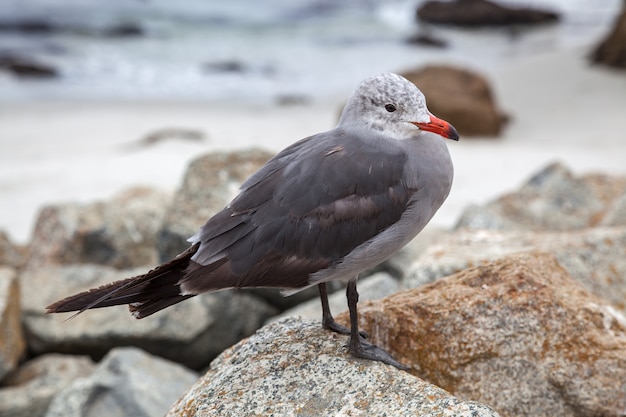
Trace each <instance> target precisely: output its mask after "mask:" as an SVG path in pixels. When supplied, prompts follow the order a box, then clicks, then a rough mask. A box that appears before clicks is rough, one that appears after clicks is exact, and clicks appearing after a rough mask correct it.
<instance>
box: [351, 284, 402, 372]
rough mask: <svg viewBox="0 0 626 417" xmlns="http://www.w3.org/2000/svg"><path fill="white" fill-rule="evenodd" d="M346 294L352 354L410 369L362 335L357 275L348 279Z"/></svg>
mask: <svg viewBox="0 0 626 417" xmlns="http://www.w3.org/2000/svg"><path fill="white" fill-rule="evenodd" d="M346 296H347V297H348V309H349V310H350V343H349V344H348V350H349V351H350V353H351V354H352V356H356V357H357V358H363V359H370V360H373V361H379V362H383V363H386V364H388V365H392V366H395V367H396V368H398V369H401V370H403V371H406V370H408V369H409V368H408V367H407V366H405V365H402V364H401V363H400V362H398V361H396V360H395V359H394V358H393V357H392V356H391V355H390V354H389V353H388V352H387V351H386V350H384V349H382V348H379V347H378V346H376V345H374V344H372V343H370V342H368V341H367V340H363V339H362V338H361V337H360V335H359V317H358V314H357V311H356V304H357V303H358V301H359V293H358V292H357V290H356V277H355V278H353V279H351V280H350V281H348V288H347V289H346Z"/></svg>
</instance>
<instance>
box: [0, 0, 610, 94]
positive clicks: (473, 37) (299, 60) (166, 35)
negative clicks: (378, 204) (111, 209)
mask: <svg viewBox="0 0 626 417" xmlns="http://www.w3.org/2000/svg"><path fill="white" fill-rule="evenodd" d="M418 3H419V1H406V0H386V1H374V0H264V1H255V0H229V1H211V0H177V1H171V0H107V1H101V2H98V1H93V0H3V1H2V4H1V5H0V22H11V21H19V20H40V21H45V22H48V23H49V24H52V25H54V26H55V27H60V28H63V30H59V31H54V32H52V33H40V34H32V33H30V34H27V33H19V32H12V31H0V53H3V52H4V53H6V52H16V51H19V52H20V53H21V54H24V55H27V56H29V57H32V58H34V59H36V60H38V61H41V62H43V63H49V64H51V65H52V66H54V67H56V68H57V69H58V71H59V72H60V77H59V78H56V79H50V80H23V79H19V78H17V77H15V76H13V75H11V74H8V73H5V72H0V100H22V99H36V100H39V99H43V100H48V99H78V100H177V99H178V100H203V101H206V100H209V101H219V100H228V101H252V102H275V101H277V100H296V101H299V100H314V99H317V98H322V97H326V96H335V95H345V94H347V93H348V92H349V91H351V90H352V88H353V87H354V85H355V84H356V83H357V82H358V81H359V80H361V79H362V78H364V77H366V76H369V75H372V74H376V73H380V72H383V71H400V70H402V69H407V68H415V67H419V66H421V65H424V64H426V63H430V62H444V63H453V64H460V65H465V66H469V67H471V68H474V69H476V70H479V71H482V72H486V73H489V71H493V70H494V69H497V68H498V66H499V65H502V64H503V63H509V62H511V60H515V59H523V58H524V57H527V56H529V55H532V54H538V53H545V52H549V51H552V50H558V49H563V48H571V47H577V46H580V45H590V44H592V43H594V42H597V41H598V40H599V39H600V38H601V37H602V36H603V34H604V33H606V32H607V31H608V30H609V29H610V27H611V23H612V21H613V20H614V18H615V17H616V16H617V13H618V12H619V10H620V7H621V3H622V2H621V0H545V1H524V0H508V1H505V3H509V4H513V5H517V6H520V5H534V6H541V7H546V8H549V9H552V10H555V11H558V12H560V13H561V14H562V21H561V22H560V23H559V24H556V25H552V26H547V27H539V28H533V29H528V30H526V29H520V30H516V31H511V30H507V29H504V30H495V29H484V30H464V29H451V28H441V27H421V28H420V27H419V26H418V24H417V23H416V22H415V19H414V15H415V10H416V8H417V5H418ZM119 24H133V25H137V26H139V27H140V28H141V29H142V31H143V32H144V33H143V35H141V36H134V37H117V38H116V37H106V36H102V35H101V33H102V31H104V30H106V28H110V27H112V26H115V25H119ZM419 30H427V31H428V33H429V34H430V35H431V36H434V37H436V38H440V39H442V40H444V41H446V42H447V43H448V47H447V48H444V49H436V48H428V47H423V46H414V45H410V44H408V43H407V42H406V39H407V38H408V37H409V36H411V35H413V34H415V33H417V32H418V31H419Z"/></svg>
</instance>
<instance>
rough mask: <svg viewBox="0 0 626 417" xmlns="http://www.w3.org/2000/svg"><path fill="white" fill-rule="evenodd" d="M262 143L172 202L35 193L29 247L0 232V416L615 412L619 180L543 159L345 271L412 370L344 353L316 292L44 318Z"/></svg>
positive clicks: (169, 226) (254, 294)
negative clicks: (371, 265) (515, 180)
mask: <svg viewBox="0 0 626 417" xmlns="http://www.w3.org/2000/svg"><path fill="white" fill-rule="evenodd" d="M269 156H270V155H269V154H268V153H266V152H264V151H260V150H254V149H252V150H250V151H247V152H239V153H228V152H223V153H214V154H208V155H205V156H202V157H200V158H198V159H196V160H195V161H193V162H192V163H191V164H190V166H189V169H188V171H187V174H186V176H185V179H184V181H183V185H182V186H181V187H180V189H179V190H178V191H177V192H176V193H175V194H174V195H171V194H169V193H164V192H162V191H159V190H153V189H146V188H134V189H130V190H127V191H125V192H124V193H121V194H119V195H118V196H116V197H114V198H113V199H111V200H110V201H105V202H97V203H92V204H83V205H80V204H65V205H57V206H48V207H45V208H44V209H42V210H41V213H40V216H39V218H38V220H37V224H36V227H35V232H34V235H33V239H32V242H31V243H30V244H29V245H28V247H27V248H19V247H16V246H15V245H12V244H11V242H9V240H8V238H6V236H0V261H1V262H0V263H1V264H2V268H0V335H2V337H1V338H0V380H1V381H2V382H1V384H0V416H31V417H32V416H47V417H51V416H61V415H62V416H99V415H103V412H104V411H103V410H106V415H112V416H117V415H119V416H127V415H137V416H144V415H145V416H154V415H162V414H164V413H166V412H167V410H168V409H169V410H170V411H169V414H168V415H169V416H191V415H194V416H209V415H233V416H234V415H269V414H271V413H275V414H276V415H330V414H333V415H383V414H382V413H384V412H385V413H387V415H415V414H420V415H442V414H446V415H468V416H469V415H480V416H489V415H501V416H519V415H533V416H570V415H571V416H573V415H576V416H592V415H604V416H618V415H622V414H620V413H623V411H624V410H626V385H624V381H626V319H625V318H624V313H625V312H626V305H625V303H624V300H625V299H626V256H625V255H626V178H625V177H615V176H607V175H599V174H598V175H595V174H594V175H585V176H581V177H577V176H575V175H573V174H572V173H571V172H570V171H569V170H568V169H567V167H565V166H563V165H559V164H552V165H549V166H547V167H545V168H544V169H542V170H541V171H539V172H538V173H537V174H536V175H534V176H533V177H532V178H530V179H529V180H528V182H527V183H526V184H524V185H523V186H522V187H521V188H520V189H518V190H516V191H513V192H511V193H509V194H507V195H504V196H502V197H500V198H498V199H496V200H494V201H492V202H489V203H487V204H485V205H483V206H472V207H468V208H467V210H466V211H465V212H464V213H463V215H462V216H461V218H460V219H459V221H458V224H457V227H456V228H455V229H454V230H435V229H427V230H426V231H425V232H424V233H423V234H422V235H420V236H419V237H418V238H417V239H416V240H415V241H414V242H412V243H411V244H410V245H409V246H407V248H405V249H403V251H401V252H400V253H399V254H397V255H396V256H395V257H394V258H392V259H390V260H389V261H387V262H386V263H384V264H383V265H381V266H380V267H379V268H377V270H376V271H372V275H370V276H366V277H362V279H361V285H360V286H359V287H360V289H362V293H363V297H362V300H368V299H369V300H370V301H366V302H363V303H362V308H361V317H360V320H361V323H360V325H361V326H362V327H363V328H364V329H366V330H367V331H368V333H369V334H370V336H371V338H372V339H373V340H374V342H375V343H377V344H379V345H381V346H383V347H385V348H386V349H388V350H389V351H390V352H392V354H393V355H394V356H396V357H397V358H398V359H399V360H401V361H402V362H403V363H407V364H409V365H410V366H411V371H410V373H404V372H400V371H398V370H396V369H395V368H392V367H388V366H385V365H382V364H374V363H371V362H367V361H361V360H356V359H353V358H351V357H349V355H347V354H346V351H345V346H344V345H345V343H346V340H344V339H345V337H343V336H339V335H335V334H331V333H328V332H325V331H323V330H322V329H321V328H320V326H319V324H318V322H319V317H318V316H319V312H320V307H319V305H318V303H319V302H318V300H316V299H312V300H310V301H307V300H308V299H310V298H311V297H314V296H315V295H316V292H315V291H309V292H304V293H302V294H300V295H298V296H297V297H289V298H283V297H282V296H280V294H279V293H278V292H277V291H226V292H220V293H215V294H210V295H206V296H201V297H195V298H193V299H191V300H189V301H187V302H185V303H181V304H179V305H177V306H174V307H172V308H170V309H167V310H166V311H164V312H162V313H160V314H159V315H157V316H154V317H151V318H148V319H145V320H139V321H138V320H135V319H133V318H132V317H131V316H130V314H128V312H127V311H126V309H124V308H110V309H102V310H95V311H89V312H87V313H85V314H82V315H80V316H77V317H75V318H72V319H71V320H69V321H66V319H67V317H64V316H58V315H54V316H49V315H46V314H44V307H45V306H46V305H47V304H49V303H50V302H52V301H55V300H56V299H58V298H61V297H63V296H65V295H68V294H71V293H74V292H76V291H80V290H83V289H87V288H91V287H94V286H98V285H101V284H104V283H107V282H110V281H113V280H116V279H121V278H123V277H127V276H132V275H137V274H139V273H142V272H145V271H146V270H147V269H149V268H151V267H153V266H154V265H155V263H156V262H158V260H159V259H165V258H169V257H171V256H172V254H175V253H176V252H177V251H179V250H180V249H181V248H182V247H183V246H185V245H186V243H185V242H184V239H185V238H186V237H187V236H189V235H191V234H193V233H194V232H195V229H196V228H197V227H198V226H199V225H201V224H202V222H203V221H204V220H205V219H206V218H207V217H208V216H209V215H210V214H211V213H213V212H214V211H216V210H217V209H219V208H221V207H222V206H223V205H224V204H225V203H226V202H227V201H229V200H230V199H231V198H232V197H233V196H234V195H235V193H236V191H237V186H238V185H239V184H240V183H241V181H242V180H243V179H244V178H245V177H246V176H248V175H249V174H250V173H251V172H253V171H254V170H255V169H256V168H257V167H258V166H260V165H261V164H262V163H263V162H264V161H265V160H266V159H267V158H268V157H269ZM335 289H336V290H338V292H337V293H335V294H334V295H333V296H331V303H333V302H335V303H337V304H336V305H337V307H335V311H336V313H339V312H340V311H341V310H343V309H345V305H342V302H343V299H344V296H343V294H342V292H343V291H342V289H341V288H340V287H336V288H335ZM383 297H386V298H384V299H383ZM333 299H335V301H333ZM297 317H298V318H297ZM346 318H347V316H346V315H345V314H343V315H339V317H338V320H344V321H345V320H346ZM311 319H313V321H311ZM266 322H271V323H270V324H267V325H265V326H264V323H266ZM207 369H208V371H207ZM201 375H204V376H202V377H201V378H200V379H197V378H198V377H199V376H201ZM194 381H195V382H194ZM192 384H193V386H192ZM190 387H191V389H190ZM189 389H190V390H189ZM188 390H189V391H188ZM444 390H445V391H444ZM177 400H178V402H176V401H177ZM474 401H476V402H474ZM174 403H175V405H174V406H172V404H174ZM482 404H484V405H482ZM170 407H171V409H170ZM494 410H495V411H494Z"/></svg>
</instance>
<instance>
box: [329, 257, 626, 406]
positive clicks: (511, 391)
mask: <svg viewBox="0 0 626 417" xmlns="http://www.w3.org/2000/svg"><path fill="white" fill-rule="evenodd" d="M359 313H360V325H361V327H362V329H363V330H365V331H367V332H368V333H369V335H370V337H371V338H372V339H373V341H374V342H375V343H377V344H379V345H380V346H381V347H384V348H386V349H388V350H389V351H390V352H391V353H392V354H393V355H394V356H395V358H396V359H397V360H399V361H400V362H402V363H404V364H406V365H409V366H411V367H412V372H413V373H415V374H416V375H419V376H420V377H423V378H425V379H426V380H428V381H429V382H431V383H433V384H436V385H438V386H440V387H442V388H444V389H446V390H448V391H450V392H451V393H453V394H454V395H457V396H459V397H461V398H471V399H473V400H476V401H480V402H483V403H486V404H489V405H490V406H491V407H493V408H494V409H495V410H497V411H498V412H499V413H500V414H501V415H503V416H511V417H513V416H534V417H541V416H545V417H548V416H550V417H557V416H619V415H623V412H624V410H626V319H625V318H624V315H622V314H621V313H619V312H618V311H617V310H616V309H615V308H613V307H612V306H611V305H610V304H608V303H607V302H606V301H604V300H603V299H601V298H598V297H596V296H594V295H592V294H590V293H588V292H587V291H586V290H585V289H584V288H582V286H581V285H580V284H578V283H577V282H576V281H574V280H573V279H572V278H571V277H570V276H569V274H568V273H567V271H566V270H565V269H563V268H562V267H561V265H559V263H558V262H557V261H556V259H555V258H554V257H552V256H551V255H547V254H540V253H530V254H518V255H511V256H509V257H507V258H505V259H502V260H498V261H494V262H492V263H488V264H485V265H481V266H477V267H474V268H470V269H467V270H465V271H463V272H460V273H458V274H455V275H453V276H450V277H446V278H443V279H441V280H438V281H436V282H434V283H432V284H430V285H427V286H424V287H421V288H418V289H414V290H409V291H404V292H400V293H397V294H395V295H393V296H391V297H388V298H385V299H383V300H379V301H376V302H365V303H360V306H359ZM337 320H338V321H343V322H344V323H345V322H346V321H347V317H346V316H345V315H342V316H339V317H337Z"/></svg>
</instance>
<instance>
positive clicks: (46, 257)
mask: <svg viewBox="0 0 626 417" xmlns="http://www.w3.org/2000/svg"><path fill="white" fill-rule="evenodd" d="M169 199H170V195H169V194H168V193H164V192H162V191H157V190H153V189H147V188H132V189H129V190H126V191H124V192H122V193H120V194H118V195H116V196H115V197H114V198H113V199H111V200H110V201H106V202H96V203H92V204H75V203H71V204H63V205H56V206H47V207H45V208H43V209H42V210H41V212H40V214H39V218H38V219H37V222H36V225H35V231H34V234H33V239H32V244H31V246H30V252H29V255H28V261H27V265H26V267H27V268H28V269H35V268H38V267H40V266H42V265H63V264H101V265H108V266H113V267H116V268H131V267H135V266H139V265H152V264H155V263H156V262H157V260H158V255H157V251H156V248H155V246H156V233H157V231H158V229H159V227H160V225H161V221H162V219H163V215H164V212H165V207H166V205H167V203H168V202H169Z"/></svg>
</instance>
